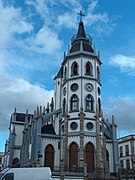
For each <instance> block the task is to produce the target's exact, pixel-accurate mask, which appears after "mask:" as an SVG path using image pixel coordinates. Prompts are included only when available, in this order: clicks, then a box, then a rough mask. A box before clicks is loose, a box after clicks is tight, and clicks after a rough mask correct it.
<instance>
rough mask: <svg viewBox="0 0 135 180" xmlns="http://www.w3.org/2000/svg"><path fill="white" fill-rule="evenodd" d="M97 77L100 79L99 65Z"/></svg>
mask: <svg viewBox="0 0 135 180" xmlns="http://www.w3.org/2000/svg"><path fill="white" fill-rule="evenodd" d="M97 79H98V80H100V70H99V67H98V66H97Z"/></svg>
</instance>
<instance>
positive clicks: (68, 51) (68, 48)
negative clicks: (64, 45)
mask: <svg viewBox="0 0 135 180" xmlns="http://www.w3.org/2000/svg"><path fill="white" fill-rule="evenodd" d="M68 53H70V44H69V45H68Z"/></svg>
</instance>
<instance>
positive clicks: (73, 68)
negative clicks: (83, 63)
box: [71, 62, 78, 76]
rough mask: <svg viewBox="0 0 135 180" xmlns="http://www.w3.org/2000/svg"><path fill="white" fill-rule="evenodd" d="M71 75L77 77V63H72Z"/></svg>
mask: <svg viewBox="0 0 135 180" xmlns="http://www.w3.org/2000/svg"><path fill="white" fill-rule="evenodd" d="M71 75H72V76H74V75H78V64H77V62H73V64H72V66H71Z"/></svg>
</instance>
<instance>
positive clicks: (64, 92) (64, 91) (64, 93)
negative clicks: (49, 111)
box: [63, 87, 66, 96]
mask: <svg viewBox="0 0 135 180" xmlns="http://www.w3.org/2000/svg"><path fill="white" fill-rule="evenodd" d="M63 95H64V96H65V95H66V87H64V89H63Z"/></svg>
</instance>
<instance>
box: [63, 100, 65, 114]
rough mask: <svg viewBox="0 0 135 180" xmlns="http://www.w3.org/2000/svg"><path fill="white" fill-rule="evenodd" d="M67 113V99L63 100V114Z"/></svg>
mask: <svg viewBox="0 0 135 180" xmlns="http://www.w3.org/2000/svg"><path fill="white" fill-rule="evenodd" d="M65 112H66V99H65V98H64V100H63V114H64V113H65Z"/></svg>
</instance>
